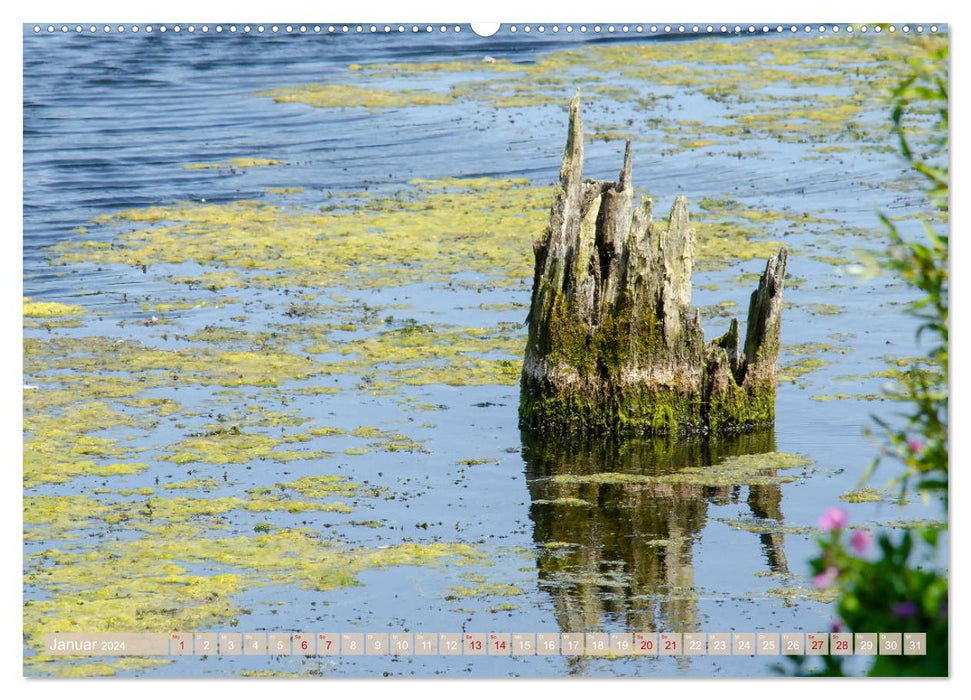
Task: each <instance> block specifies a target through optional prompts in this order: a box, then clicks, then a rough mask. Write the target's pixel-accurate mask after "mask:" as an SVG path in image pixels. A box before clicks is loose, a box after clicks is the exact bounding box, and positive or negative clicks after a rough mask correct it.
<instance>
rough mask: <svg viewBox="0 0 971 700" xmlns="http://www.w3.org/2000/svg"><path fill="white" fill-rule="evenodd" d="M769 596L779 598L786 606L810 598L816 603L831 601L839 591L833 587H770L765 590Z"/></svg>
mask: <svg viewBox="0 0 971 700" xmlns="http://www.w3.org/2000/svg"><path fill="white" fill-rule="evenodd" d="M765 595H767V596H768V597H770V598H780V599H782V600H783V602H784V603H785V605H786V606H787V607H788V606H790V605H792V604H793V601H806V600H811V601H815V602H817V603H832V602H833V601H834V600H836V599H837V598H839V591H838V590H837V589H836V588H835V587H834V588H809V587H807V586H792V587H789V588H770V589H769V590H767V591H766V592H765Z"/></svg>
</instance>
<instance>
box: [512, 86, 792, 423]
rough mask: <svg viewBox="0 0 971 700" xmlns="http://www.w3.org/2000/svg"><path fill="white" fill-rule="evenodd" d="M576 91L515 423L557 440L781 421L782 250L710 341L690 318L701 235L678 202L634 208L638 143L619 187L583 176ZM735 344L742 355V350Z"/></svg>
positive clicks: (541, 250) (542, 245)
mask: <svg viewBox="0 0 971 700" xmlns="http://www.w3.org/2000/svg"><path fill="white" fill-rule="evenodd" d="M582 170H583V126H582V122H581V119H580V100H579V95H578V96H577V97H575V98H574V99H573V102H572V103H571V104H570V126H569V132H568V136H567V143H566V152H565V154H564V156H563V166H562V168H561V169H560V181H559V183H558V185H557V186H556V190H555V195H554V201H553V206H552V209H551V211H550V222H549V226H548V228H547V230H546V232H545V234H544V235H543V237H542V238H541V239H540V240H538V241H536V242H535V243H534V252H535V255H536V268H535V273H534V277H533V297H532V304H531V308H530V312H529V320H528V323H529V341H528V345H527V347H526V358H525V362H524V364H523V374H522V381H521V393H520V420H521V422H522V424H523V425H524V426H526V427H530V428H534V429H538V430H543V431H551V432H599V433H605V432H610V433H624V432H636V433H641V434H661V433H698V432H713V433H724V432H738V431H744V430H750V429H753V428H756V427H759V426H765V425H767V424H771V423H772V422H773V421H774V419H775V393H776V358H777V356H778V352H779V331H780V325H781V320H782V292H783V286H784V278H785V272H786V259H787V251H786V249H785V248H782V249H781V250H780V251H779V253H778V254H777V255H775V256H774V257H772V258H770V259H769V260H768V262H767V264H766V267H765V272H764V273H763V274H762V278H761V280H760V281H759V285H758V288H757V289H756V290H755V292H753V294H752V298H751V302H750V304H749V311H748V320H747V328H746V334H745V339H744V345H743V346H742V348H741V349H740V348H739V342H740V338H739V325H738V322H737V321H736V320H735V319H732V321H731V324H730V326H729V329H728V332H727V333H725V334H724V335H723V336H721V337H720V338H717V339H715V340H713V341H711V342H710V343H708V344H707V345H706V344H705V338H704V332H703V330H702V327H701V322H700V318H699V316H698V313H697V312H692V310H691V268H692V264H693V249H694V235H695V234H694V230H693V229H692V228H691V224H690V220H689V217H688V205H687V202H686V200H685V198H684V197H678V198H677V199H675V201H674V206H673V207H672V208H671V213H670V215H669V216H668V221H667V225H664V224H663V222H654V221H653V219H652V203H651V200H650V199H649V198H645V199H644V201H643V202H642V203H641V205H640V206H635V204H634V189H633V184H632V180H631V144H630V142H629V141H628V142H627V149H626V152H625V154H624V165H623V169H622V170H621V173H620V179H619V181H618V182H604V181H600V180H585V179H583V173H582ZM740 350H741V351H740Z"/></svg>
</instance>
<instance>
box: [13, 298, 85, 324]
mask: <svg viewBox="0 0 971 700" xmlns="http://www.w3.org/2000/svg"><path fill="white" fill-rule="evenodd" d="M23 313H24V318H44V319H47V318H61V317H64V316H83V315H84V314H86V313H87V310H86V309H85V308H84V307H83V306H76V305H74V304H63V303H61V302H57V301H34V300H33V299H31V298H30V297H24V311H23Z"/></svg>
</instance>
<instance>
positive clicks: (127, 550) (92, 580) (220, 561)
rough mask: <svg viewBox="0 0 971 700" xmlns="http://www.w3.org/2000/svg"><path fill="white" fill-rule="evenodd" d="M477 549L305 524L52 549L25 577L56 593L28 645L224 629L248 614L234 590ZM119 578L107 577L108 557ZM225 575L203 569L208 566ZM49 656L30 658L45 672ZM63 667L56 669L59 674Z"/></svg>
mask: <svg viewBox="0 0 971 700" xmlns="http://www.w3.org/2000/svg"><path fill="white" fill-rule="evenodd" d="M481 560H482V555H480V554H479V553H478V552H477V551H476V550H474V549H473V548H472V547H470V546H467V545H462V544H447V543H430V544H418V543H401V544H397V545H392V546H389V547H387V548H379V549H368V548H354V547H345V546H341V545H339V544H337V543H334V542H329V541H326V540H323V539H321V538H320V537H319V536H317V535H315V534H312V533H310V532H307V531H303V530H282V531H277V532H272V533H267V534H260V535H256V536H250V537H227V538H210V537H193V538H190V539H186V540H184V541H181V540H175V539H168V538H159V537H155V536H151V535H148V536H145V537H141V538H138V539H135V540H131V541H124V542H112V543H107V544H104V545H103V546H102V547H101V548H100V549H99V550H97V551H87V550H78V551H71V550H67V549H58V550H53V549H52V550H46V551H41V552H38V553H37V554H33V555H30V556H28V557H27V561H26V564H27V570H26V573H25V575H24V582H25V585H27V586H32V587H34V586H36V587H38V588H40V589H41V590H45V591H47V592H48V595H47V596H44V597H42V598H35V599H32V600H28V601H26V603H25V606H24V634H25V636H26V638H27V644H28V646H29V647H31V648H33V649H37V650H38V651H40V640H41V639H42V636H43V635H44V634H46V633H51V632H74V631H82V632H90V631H91V630H99V631H103V632H111V631H126V632H132V631H154V632H168V631H171V630H172V629H182V630H193V629H201V628H205V627H207V626H213V625H225V624H226V623H228V622H229V621H230V620H231V619H233V618H234V617H236V616H238V615H240V614H241V613H242V610H241V609H240V607H239V606H238V604H237V603H236V602H234V596H236V595H238V594H240V593H242V592H243V591H245V590H247V589H249V588H253V587H260V586H270V585H295V586H299V587H301V588H306V589H311V590H316V591H327V590H330V589H333V588H337V587H341V586H349V585H355V584H356V583H357V575H358V574H359V573H360V572H362V571H364V570H367V569H374V568H383V567H388V566H418V565H433V564H435V563H443V562H450V563H452V564H453V565H454V564H462V563H471V562H479V561H481ZM107 562H110V566H111V569H112V571H113V572H114V574H113V575H112V576H111V577H108V578H106V577H105V575H104V571H105V566H106V563H107ZM201 567H202V568H212V569H216V570H220V571H222V572H224V573H216V574H212V575H202V574H198V573H194V572H195V571H198V570H200V568H201ZM48 661H49V660H48V657H45V656H44V655H43V653H42V652H41V653H40V654H39V655H32V656H27V657H25V665H27V666H30V667H32V668H35V669H37V670H38V671H43V670H45V667H48V665H49V664H48ZM60 668H61V667H60V666H55V667H53V668H49V670H50V671H51V672H53V673H59V672H60Z"/></svg>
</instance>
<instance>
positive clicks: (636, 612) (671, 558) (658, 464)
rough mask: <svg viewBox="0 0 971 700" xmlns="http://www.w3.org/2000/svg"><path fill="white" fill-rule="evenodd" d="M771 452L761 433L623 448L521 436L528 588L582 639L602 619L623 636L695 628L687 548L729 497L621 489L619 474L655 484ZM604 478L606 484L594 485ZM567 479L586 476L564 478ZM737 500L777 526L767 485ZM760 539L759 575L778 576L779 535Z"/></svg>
mask: <svg viewBox="0 0 971 700" xmlns="http://www.w3.org/2000/svg"><path fill="white" fill-rule="evenodd" d="M774 448H775V436H774V434H773V433H772V432H771V431H768V432H759V433H752V434H748V435H741V436H736V437H733V438H723V439H718V440H716V439H714V438H710V439H696V440H680V441H675V440H670V439H666V438H660V437H658V438H645V439H641V440H627V441H624V442H617V441H613V440H609V439H595V440H582V439H574V440H564V441H552V440H539V439H536V438H535V437H533V436H531V435H530V434H529V433H528V432H524V433H523V458H524V459H525V461H526V465H527V467H526V478H527V481H528V483H529V493H530V498H531V499H532V502H533V503H532V507H531V508H530V518H531V519H532V520H533V524H534V529H533V539H534V540H535V541H536V542H537V543H538V544H540V545H541V546H542V547H543V551H541V552H540V554H539V561H538V568H539V576H540V588H541V589H544V590H546V591H547V592H549V593H550V594H551V595H552V597H553V602H554V608H555V611H556V617H557V622H558V624H559V626H560V629H561V630H562V631H565V632H588V631H593V630H597V629H601V628H602V627H603V626H604V623H605V622H608V621H610V622H615V623H619V624H620V625H621V626H622V627H624V628H626V629H628V630H630V631H638V630H672V631H675V632H692V631H697V630H698V629H699V628H700V620H699V617H698V606H697V599H696V593H695V591H694V564H693V561H692V555H693V549H692V548H693V540H694V538H695V537H696V536H697V535H698V534H699V533H700V532H701V530H702V529H703V528H704V526H705V522H706V519H707V513H708V503H709V502H712V503H715V504H725V503H729V502H733V501H736V502H737V500H738V498H739V497H740V493H741V489H740V488H738V487H726V486H720V487H710V486H703V485H699V484H690V483H671V482H669V481H668V482H660V483H658V482H647V483H644V482H641V483H637V482H633V481H632V482H625V481H624V479H623V476H622V475H625V474H629V475H633V476H635V477H636V476H645V475H646V476H661V475H664V474H671V473H672V472H674V471H676V470H678V469H681V468H684V467H692V466H694V467H698V466H707V465H710V464H713V463H717V462H719V461H721V460H722V459H724V458H726V457H730V456H734V455H742V454H753V453H761V452H770V451H773V450H774ZM598 475H599V476H598ZM604 475H609V476H610V477H611V478H610V479H609V480H607V481H608V483H598V482H599V481H600V479H599V477H602V476H604ZM618 475H621V476H619V478H618ZM557 477H559V478H557ZM577 477H593V479H592V480H591V479H586V480H580V482H579V483H576V482H573V481H572V479H576V478H577ZM748 493H749V496H748V504H749V506H750V508H751V509H752V512H753V513H754V514H755V515H756V516H757V517H760V518H775V519H778V520H780V521H781V519H782V513H781V508H780V505H781V491H780V489H779V486H777V485H761V486H749V487H748ZM762 541H763V544H764V545H765V547H766V551H767V557H768V563H769V567H770V569H771V570H772V571H776V572H780V573H786V560H785V553H784V550H783V541H782V535H781V534H774V535H762Z"/></svg>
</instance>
